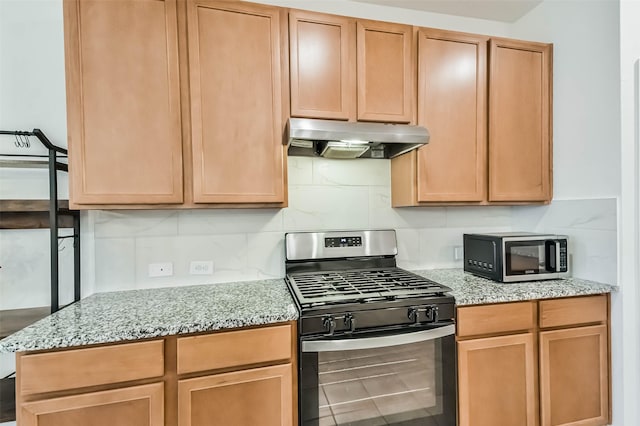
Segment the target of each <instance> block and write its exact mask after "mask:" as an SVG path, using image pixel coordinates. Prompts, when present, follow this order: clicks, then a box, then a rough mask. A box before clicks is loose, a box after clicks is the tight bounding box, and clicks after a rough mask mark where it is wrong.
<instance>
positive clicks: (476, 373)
mask: <svg viewBox="0 0 640 426" xmlns="http://www.w3.org/2000/svg"><path fill="white" fill-rule="evenodd" d="M458 363H459V365H458V371H459V379H458V403H459V407H460V418H459V424H460V426H467V425H476V426H480V425H487V426H490V425H522V426H534V425H535V424H536V408H537V407H536V393H535V392H536V390H535V383H536V377H535V370H536V369H535V352H534V336H533V333H525V334H516V335H513V336H499V337H489V338H486V339H473V340H467V341H463V342H459V343H458Z"/></svg>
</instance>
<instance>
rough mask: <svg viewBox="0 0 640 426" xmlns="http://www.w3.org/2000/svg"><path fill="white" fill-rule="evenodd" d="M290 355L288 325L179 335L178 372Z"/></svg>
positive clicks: (242, 363) (268, 360)
mask: <svg viewBox="0 0 640 426" xmlns="http://www.w3.org/2000/svg"><path fill="white" fill-rule="evenodd" d="M289 359H291V326H290V325H280V326H275V327H265V328H256V329H252V330H238V331H229V332H222V333H217V334H209V335H203V336H193V337H182V338H180V339H178V374H185V373H193V372H196V371H206V370H216V369H220V368H228V367H236V366H240V365H249V364H258V363H263V362H270V361H281V360H289Z"/></svg>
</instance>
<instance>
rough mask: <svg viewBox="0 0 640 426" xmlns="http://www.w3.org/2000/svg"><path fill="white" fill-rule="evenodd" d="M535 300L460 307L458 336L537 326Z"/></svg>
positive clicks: (527, 328) (502, 331) (518, 329)
mask: <svg viewBox="0 0 640 426" xmlns="http://www.w3.org/2000/svg"><path fill="white" fill-rule="evenodd" d="M535 315H536V305H535V303H534V302H516V303H498V304H495V305H480V306H468V307H461V308H458V319H457V327H458V337H465V336H476V335H481V334H494V333H504V332H509V331H520V330H529V329H532V328H534V326H535Z"/></svg>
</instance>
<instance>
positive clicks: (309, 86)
mask: <svg viewBox="0 0 640 426" xmlns="http://www.w3.org/2000/svg"><path fill="white" fill-rule="evenodd" d="M289 43H290V51H289V54H290V58H291V59H290V69H291V75H290V81H291V115H292V116H296V117H313V118H329V119H339V120H348V119H349V118H350V117H351V116H352V113H353V111H352V110H353V109H354V100H355V66H354V64H355V62H354V61H355V56H354V48H355V32H354V28H353V19H351V18H347V17H344V16H334V15H324V14H320V13H312V12H303V11H298V10H292V11H291V12H289Z"/></svg>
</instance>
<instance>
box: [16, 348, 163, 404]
mask: <svg viewBox="0 0 640 426" xmlns="http://www.w3.org/2000/svg"><path fill="white" fill-rule="evenodd" d="M19 363H20V367H19V368H20V370H19V371H20V374H21V376H22V377H21V380H20V393H21V394H22V395H29V394H35V393H44V392H54V391H60V390H65V389H75V388H83V387H87V386H97V385H106V384H110V383H120V382H127V381H130V380H138V379H147V378H152V377H160V376H162V375H163V374H164V343H163V341H162V340H156V341H151V342H141V343H129V344H124V345H113V346H101V347H96V348H88V349H75V350H70V351H60V352H51V353H43V354H34V355H25V356H23V357H21V358H20V359H19Z"/></svg>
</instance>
